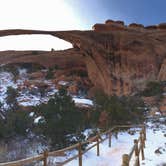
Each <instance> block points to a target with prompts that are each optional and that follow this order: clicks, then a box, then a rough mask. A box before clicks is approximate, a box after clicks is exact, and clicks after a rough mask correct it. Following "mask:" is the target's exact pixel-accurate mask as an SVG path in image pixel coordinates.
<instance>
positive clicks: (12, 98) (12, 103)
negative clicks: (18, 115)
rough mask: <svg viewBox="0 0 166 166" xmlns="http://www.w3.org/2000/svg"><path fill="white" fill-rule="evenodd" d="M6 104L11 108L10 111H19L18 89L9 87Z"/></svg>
mask: <svg viewBox="0 0 166 166" xmlns="http://www.w3.org/2000/svg"><path fill="white" fill-rule="evenodd" d="M6 95H7V97H6V103H7V105H8V106H9V109H11V110H16V109H18V102H17V96H18V92H17V90H16V89H14V88H13V87H11V86H9V87H7V92H6Z"/></svg>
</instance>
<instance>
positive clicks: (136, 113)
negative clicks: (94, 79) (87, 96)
mask: <svg viewBox="0 0 166 166" xmlns="http://www.w3.org/2000/svg"><path fill="white" fill-rule="evenodd" d="M94 102H95V108H96V110H98V111H100V112H102V111H106V112H108V115H109V122H110V124H116V123H128V122H129V121H130V122H137V121H138V120H139V119H140V117H143V116H142V115H143V107H144V103H143V102H142V100H141V99H139V98H138V97H136V96H132V97H126V96H123V97H117V96H107V95H106V94H104V93H103V92H98V93H97V94H96V95H95V98H94Z"/></svg>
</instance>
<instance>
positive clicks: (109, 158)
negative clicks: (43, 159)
mask: <svg viewBox="0 0 166 166" xmlns="http://www.w3.org/2000/svg"><path fill="white" fill-rule="evenodd" d="M157 119H158V120H153V119H148V121H147V124H146V125H147V140H146V148H145V149H144V153H145V160H143V161H141V165H142V166H165V165H164V164H166V117H165V118H164V117H157ZM134 131H136V132H135V134H134V135H130V134H129V133H128V132H127V131H126V132H120V133H119V134H118V139H116V138H115V137H112V146H111V148H109V147H108V140H106V141H105V142H103V143H102V144H100V156H97V155H96V147H95V148H93V149H91V150H90V151H88V152H87V153H85V154H84V155H83V166H91V165H92V164H93V166H120V165H121V164H122V155H123V154H129V152H130V150H131V148H132V146H133V140H134V139H138V137H139V131H140V130H138V129H134ZM158 149H159V150H158ZM156 151H157V152H158V151H159V152H158V153H156ZM77 153H78V152H77V151H74V152H71V153H70V155H68V157H67V158H69V157H72V156H73V155H74V154H77ZM64 159H65V158H63V157H59V158H56V159H54V160H52V161H54V162H60V161H64ZM133 163H134V157H133V158H132V160H131V162H130V165H131V166H132V165H133ZM77 165H78V159H75V160H73V161H71V162H70V163H68V164H66V166H77Z"/></svg>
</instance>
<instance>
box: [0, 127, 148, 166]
mask: <svg viewBox="0 0 166 166" xmlns="http://www.w3.org/2000/svg"><path fill="white" fill-rule="evenodd" d="M134 127H139V128H142V129H141V131H140V137H139V139H138V140H134V146H133V147H132V150H131V152H130V153H129V154H124V155H123V156H122V166H129V162H130V160H131V158H132V156H133V154H134V153H135V157H136V162H135V166H139V165H140V164H139V163H140V162H139V159H140V158H139V155H140V153H141V156H142V160H144V147H145V139H146V129H145V126H144V125H136V126H133V125H118V126H114V127H112V128H111V129H109V130H108V131H105V132H103V133H98V134H97V135H96V136H94V137H91V138H89V139H88V140H86V141H84V142H80V143H77V144H74V145H72V146H69V147H67V148H64V149H61V150H57V151H53V152H48V151H44V153H43V154H40V155H37V156H34V157H30V158H27V159H22V160H18V161H12V162H7V163H0V166H24V165H25V164H31V163H32V162H37V161H43V166H47V165H48V157H57V156H58V157H59V156H65V155H66V154H65V152H67V151H70V150H74V149H77V150H78V154H76V155H74V156H73V157H71V158H69V159H66V160H65V161H63V162H61V163H56V165H57V166H62V165H65V164H67V163H68V162H70V161H72V160H74V159H76V158H78V165H79V166H82V155H83V154H85V153H86V152H87V151H89V150H90V149H92V148H94V147H96V151H97V152H96V155H97V156H99V155H100V143H102V142H103V141H105V140H106V139H108V146H109V147H111V137H112V134H113V131H114V130H117V129H124V128H134ZM102 136H105V138H102ZM90 143H94V144H93V145H91V146H89V147H88V148H86V149H85V150H84V151H83V150H82V146H83V145H85V144H86V145H87V144H90Z"/></svg>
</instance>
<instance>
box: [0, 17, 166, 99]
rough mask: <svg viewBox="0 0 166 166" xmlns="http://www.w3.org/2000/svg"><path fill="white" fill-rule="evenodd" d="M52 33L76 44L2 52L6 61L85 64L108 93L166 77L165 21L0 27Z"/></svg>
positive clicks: (96, 83) (130, 91)
mask: <svg viewBox="0 0 166 166" xmlns="http://www.w3.org/2000/svg"><path fill="white" fill-rule="evenodd" d="M21 34H47V35H48V34H50V35H53V36H55V37H58V38H60V39H63V40H66V41H68V42H70V43H72V44H73V47H74V48H73V49H70V50H64V51H60V52H57V51H56V52H54V51H51V52H40V51H38V52H37V53H36V52H30V53H25V52H9V54H7V52H1V53H0V61H1V63H3V64H6V63H22V62H24V63H26V62H33V63H39V64H41V65H43V66H46V67H48V66H53V65H55V64H57V63H58V65H59V66H61V65H62V66H64V65H65V67H66V69H67V70H68V69H71V68H73V67H81V66H84V67H85V69H86V70H87V73H88V77H89V79H90V80H91V82H92V84H93V88H92V89H91V92H93V91H94V90H95V89H102V90H104V92H105V93H107V94H108V95H112V94H116V95H119V96H121V95H130V94H133V93H135V92H137V91H138V90H142V89H143V88H144V87H145V85H146V83H147V82H148V81H156V80H160V81H165V80H166V65H165V62H166V24H164V23H162V24H159V25H155V26H148V27H144V26H143V25H140V24H135V23H133V24H130V25H128V26H127V25H125V24H124V23H123V22H122V21H112V20H107V21H106V22H105V24H95V25H94V26H93V30H90V31H37V30H1V31H0V36H7V35H21Z"/></svg>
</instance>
